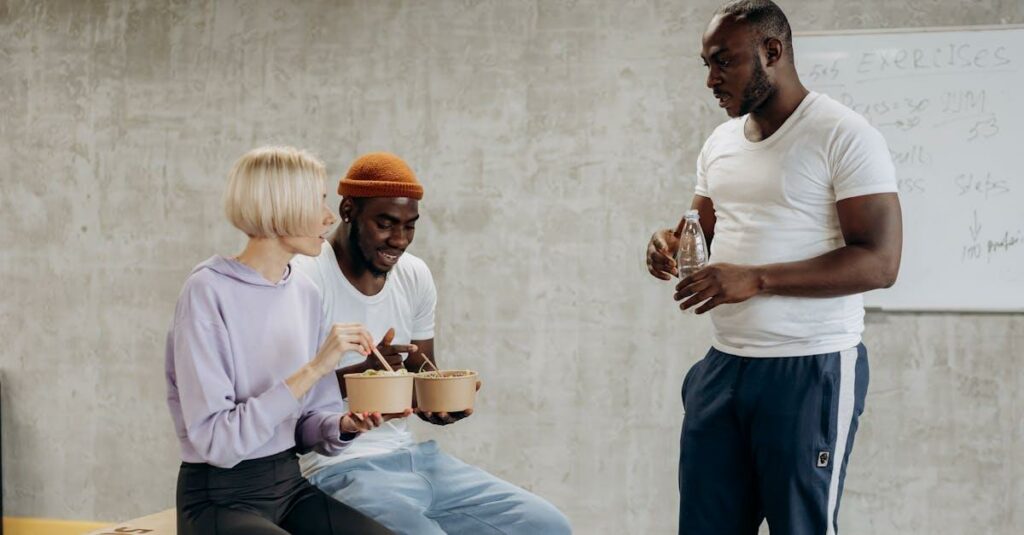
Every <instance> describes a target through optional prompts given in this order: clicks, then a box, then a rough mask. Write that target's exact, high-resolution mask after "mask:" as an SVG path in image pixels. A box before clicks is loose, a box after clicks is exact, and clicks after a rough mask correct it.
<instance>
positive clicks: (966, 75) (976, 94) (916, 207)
mask: <svg viewBox="0 0 1024 535" xmlns="http://www.w3.org/2000/svg"><path fill="white" fill-rule="evenodd" d="M793 48H794V52H795V56H796V65H797V71H798V72H799V73H800V78H801V79H802V80H803V82H804V84H805V85H806V86H807V87H808V88H809V89H811V90H813V91H817V92H820V93H825V94H828V95H829V96H831V97H832V98H834V99H835V100H837V101H839V102H841V103H843V104H845V105H846V106H848V107H850V108H852V109H854V110H855V111H857V112H858V113H860V114H861V115H863V116H864V117H866V118H867V119H868V120H869V121H870V122H871V124H873V125H874V126H875V127H876V128H878V129H879V130H880V131H881V132H882V134H883V135H884V136H885V138H886V140H887V141H888V143H889V150H890V152H891V153H892V157H893V162H894V164H895V165H896V176H897V178H898V180H899V190H900V201H901V203H902V206H903V225H904V228H903V239H904V245H903V261H902V266H901V269H900V275H899V279H898V280H897V282H896V284H895V285H894V286H893V287H892V288H889V289H885V290H876V291H873V292H869V293H867V294H866V295H865V304H866V305H867V306H868V307H880V308H883V309H888V310H922V311H940V310H957V311H979V312H982V311H1015V312H1019V311H1024V176H1022V175H1024V172H1022V171H1021V169H1024V28H1021V27H1003V28H960V29H949V30H899V31H885V32H851V33H841V34H832V35H814V34H804V35H796V36H794V44H793Z"/></svg>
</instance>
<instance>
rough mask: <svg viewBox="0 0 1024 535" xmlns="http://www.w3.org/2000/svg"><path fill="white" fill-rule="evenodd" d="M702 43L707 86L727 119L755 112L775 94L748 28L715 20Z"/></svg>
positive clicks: (739, 23)
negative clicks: (726, 115)
mask: <svg viewBox="0 0 1024 535" xmlns="http://www.w3.org/2000/svg"><path fill="white" fill-rule="evenodd" d="M702 41H703V48H702V49H701V54H700V57H701V59H703V60H704V65H705V66H706V67H707V68H708V78H707V86H708V88H709V89H711V91H712V92H713V93H714V95H715V98H716V99H718V105H719V106H721V107H722V108H724V109H725V112H726V113H727V114H729V117H740V116H743V115H746V114H748V113H750V112H752V111H755V110H757V108H759V107H760V106H761V105H762V104H764V102H765V101H766V100H768V98H769V97H770V96H771V95H772V93H774V89H775V88H774V87H773V85H772V82H771V79H770V78H769V73H768V72H767V71H766V70H765V68H764V65H763V63H762V61H761V43H760V42H759V41H758V37H757V32H756V31H754V30H753V29H752V28H751V27H750V25H749V24H746V23H743V22H736V21H734V20H732V19H731V18H729V17H721V16H716V17H715V18H714V19H712V20H711V24H709V25H708V29H707V31H706V32H704V38H703V40H702Z"/></svg>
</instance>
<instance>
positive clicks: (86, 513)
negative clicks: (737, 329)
mask: <svg viewBox="0 0 1024 535" xmlns="http://www.w3.org/2000/svg"><path fill="white" fill-rule="evenodd" d="M716 5H717V2H716V1H713V0H702V1H699V2H684V1H671V2H670V1H662V2H641V1H630V2H622V1H613V0H609V1H603V2H588V1H554V0H551V1H529V2H528V1H490V2H485V1H471V0H463V1H437V2H426V1H420V2H369V1H367V2H349V3H341V4H338V3H335V2H326V1H324V2H301V3H300V2H294V3H284V2H242V1H233V2H181V1H174V2H166V3H165V2H140V1H137V2H98V1H97V2H84V1H83V2H70V1H69V2H29V1H4V0H0V65H2V66H3V71H2V72H3V75H2V77H0V119H2V120H0V186H2V190H0V223H2V224H0V281H2V282H0V285H2V292H3V297H2V300H0V340H2V342H0V343H2V347H0V374H2V380H3V400H2V401H3V422H2V423H3V455H4V458H3V465H4V466H3V468H4V474H3V488H4V496H3V498H4V501H5V512H6V513H7V514H11V515H25V516H50V517H60V518H82V519H111V520H113V519H120V518H124V517H130V516H135V515H138V514H142V513H146V512H149V511H152V510H156V509H159V508H163V507H168V506H169V505H171V503H172V493H173V479H174V475H175V473H176V455H177V451H176V443H175V440H174V437H173V434H172V431H171V423H170V420H169V418H168V417H167V414H166V408H165V405H164V386H163V378H162V344H161V343H162V337H163V335H164V332H165V329H166V327H167V324H168V321H169V319H170V316H171V312H172V309H173V305H174V301H175V298H176V295H177V291H178V288H179V287H180V284H181V282H182V280H183V278H184V277H185V276H186V274H187V273H188V271H189V269H190V268H191V267H192V266H193V265H194V264H195V263H197V262H198V261H200V260H202V259H204V258H205V257H207V256H208V255H210V254H212V253H215V252H228V253H230V252H233V251H236V250H237V248H238V246H239V244H240V243H241V241H240V240H239V238H238V236H237V233H236V232H235V231H234V230H233V229H231V228H230V226H229V225H228V224H227V223H225V222H224V221H223V219H222V217H221V213H220V201H219V199H220V192H221V190H222V187H223V183H224V179H223V177H224V175H225V173H226V171H227V169H228V167H229V166H230V164H231V163H232V162H233V160H234V159H235V158H236V157H237V156H238V155H240V154H241V153H242V152H243V151H245V150H246V149H249V148H251V147H253V146H255V145H259V144H263V143H267V142H281V143H289V144H295V145H299V146H303V147H308V148H310V149H312V150H314V151H315V152H317V153H318V154H320V155H321V156H322V157H323V158H324V159H325V160H326V161H327V163H328V166H329V168H330V171H331V174H332V175H335V176H336V175H338V174H340V173H342V172H344V169H345V167H346V166H347V164H348V162H350V161H351V159H352V158H354V157H355V156H356V155H357V154H359V153H361V152H364V151H370V150H379V149H388V150H392V151H395V152H397V153H399V154H401V155H403V156H404V157H405V158H406V159H407V160H408V161H409V162H410V163H411V164H412V166H413V168H414V169H416V170H417V171H418V173H419V174H420V176H421V178H422V180H423V181H424V183H425V184H426V187H427V197H426V200H425V202H424V203H423V205H422V210H423V213H424V215H425V220H424V222H423V225H422V226H421V227H420V228H421V230H420V232H419V234H418V238H417V242H416V243H415V244H414V246H413V250H414V251H415V252H416V253H417V254H419V255H420V256H422V257H423V258H425V259H426V260H427V261H428V262H429V263H430V265H431V266H432V267H433V270H434V273H435V276H436V278H437V282H438V286H439V291H440V303H439V309H438V313H439V326H438V348H439V354H440V355H442V358H443V359H444V360H446V361H448V362H451V363H458V364H460V365H464V366H473V367H475V368H478V369H479V370H481V372H482V374H483V376H484V378H485V386H484V390H483V391H482V394H481V407H480V410H479V413H478V415H476V416H474V417H473V418H471V419H470V420H469V421H467V422H465V423H462V424H460V425H458V426H455V427H453V428H450V429H445V430H442V431H436V430H428V429H424V428H423V427H419V431H420V432H421V436H424V437H426V436H434V437H437V438H439V439H440V440H441V441H442V442H443V445H444V446H445V447H446V448H447V449H448V450H449V451H451V452H453V453H455V454H457V455H458V456H460V457H462V458H464V459H465V460H467V461H470V462H473V463H477V464H480V465H482V466H484V467H486V468H487V469H489V470H491V471H492V472H494V473H496V474H498V475H501V476H504V477H506V478H508V479H510V480H512V481H513V482H516V483H518V484H520V485H523V486H525V487H527V488H529V489H532V490H534V491H536V492H538V493H540V494H542V495H544V496H546V497H548V498H549V499H551V500H552V501H553V502H554V503H556V504H557V505H558V506H560V507H561V508H562V509H563V510H564V511H566V513H567V514H568V515H569V516H570V517H571V519H572V520H573V522H574V524H575V526H576V528H577V532H578V533H583V534H590V533H670V532H673V530H674V528H675V508H676V501H677V497H676V490H675V488H676V484H675V465H676V455H677V450H678V447H677V433H678V430H679V426H680V418H681V408H680V403H679V400H678V393H679V385H680V381H681V378H682V376H683V374H684V372H685V371H686V369H687V368H688V367H689V366H690V365H691V364H692V363H693V362H694V361H695V360H697V359H698V358H699V357H700V356H701V355H702V353H703V351H704V348H705V347H706V346H707V343H708V340H709V329H708V324H707V321H706V319H705V318H696V317H692V316H690V317H681V316H680V315H679V314H678V313H677V312H674V309H673V307H672V303H671V299H670V293H671V292H670V290H669V287H668V286H667V285H664V284H659V283H657V282H656V281H654V280H653V279H651V278H650V277H648V276H647V275H646V274H645V272H644V270H643V267H642V251H643V246H644V244H645V242H646V239H647V237H648V236H649V235H650V232H651V231H652V230H653V229H654V228H655V227H658V226H661V225H665V224H667V223H669V222H671V221H674V220H675V219H676V218H677V217H678V214H679V213H680V211H681V210H682V209H683V208H684V207H685V206H686V205H687V204H688V200H689V197H690V195H691V192H692V184H693V173H692V169H693V166H694V159H695V156H696V153H697V151H698V149H699V146H700V144H701V142H702V141H703V139H704V137H705V136H706V135H707V134H708V133H709V132H710V129H711V128H712V127H713V126H714V125H716V124H717V123H719V122H720V121H722V120H723V119H724V118H723V116H722V114H721V112H720V111H719V110H717V109H716V107H715V106H714V105H713V103H712V101H711V98H710V96H709V95H708V94H707V91H706V90H705V89H704V88H703V69H702V67H701V65H700V61H699V59H698V58H697V56H696V53H695V52H696V50H697V48H698V42H699V36H700V33H701V31H702V29H703V27H704V25H705V23H706V21H707V19H708V17H709V15H710V13H711V12H712V11H713V9H714V7H716ZM782 5H783V7H784V8H785V9H786V11H787V12H788V14H789V16H790V18H791V20H792V22H793V24H794V26H795V28H796V29H797V30H822V29H837V28H872V27H918V26H946V25H960V24H1005V23H1016V22H1022V19H1024V3H1022V2H1020V1H1019V0H1018V1H998V0H980V1H972V2H969V3H965V2H961V1H960V0H917V1H908V2H900V3H892V2H886V1H883V0H866V1H860V2H846V1H841V0H835V1H823V2H812V1H806V0H805V1H795V0H794V1H784V2H783V4H782ZM866 341H867V343H868V345H869V346H870V348H871V350H872V356H873V360H872V367H873V369H872V383H871V390H870V398H869V400H868V409H867V413H866V415H865V417H864V419H863V423H862V428H861V431H860V434H859V436H858V440H857V445H856V447H855V449H854V453H853V459H852V465H851V469H850V474H849V478H848V480H847V489H846V494H845V496H844V499H843V514H842V518H841V525H842V526H843V527H844V529H845V530H846V532H847V533H873V534H883V535H884V534H904V533H923V534H962V533H979V534H981V533H986V534H988V533H991V534H1006V535H1010V534H1017V533H1021V532H1024V507H1022V504H1024V484H1022V483H1021V481H1024V468H1022V466H1024V423H1022V415H1024V377H1022V373H1021V371H1020V366H1019V364H1018V362H1017V360H1018V357H1020V356H1021V355H1022V354H1024V318H1022V317H1020V316H998V315H956V314H945V315H911V314H874V315H871V316H870V317H869V325H868V332H867V335H866Z"/></svg>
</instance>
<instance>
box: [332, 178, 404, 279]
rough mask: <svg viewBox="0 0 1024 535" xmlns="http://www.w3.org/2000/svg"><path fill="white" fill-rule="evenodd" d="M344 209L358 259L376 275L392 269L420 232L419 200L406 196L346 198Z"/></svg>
mask: <svg viewBox="0 0 1024 535" xmlns="http://www.w3.org/2000/svg"><path fill="white" fill-rule="evenodd" d="M341 211H342V213H343V214H345V213H346V212H347V213H348V215H349V219H350V220H351V222H352V223H351V225H350V227H349V236H348V240H349V246H350V250H351V251H352V254H353V255H354V256H355V257H356V258H355V259H354V260H356V261H357V262H361V263H362V264H363V265H364V266H365V267H366V269H367V270H369V271H370V272H371V273H373V274H374V275H378V276H383V275H385V274H387V273H388V272H389V271H391V268H393V267H395V264H397V263H398V259H399V258H400V257H401V256H402V254H403V253H405V249H406V248H407V247H409V245H410V244H411V243H412V240H413V237H414V236H415V234H416V221H417V220H418V219H419V217H420V213H419V201H417V200H416V199H409V198H406V197H397V198H389V197H372V198H366V199H362V200H361V201H359V203H358V204H357V203H354V202H353V201H351V200H348V199H346V200H345V201H343V202H342V205H341Z"/></svg>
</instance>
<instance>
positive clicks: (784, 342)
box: [647, 0, 902, 535]
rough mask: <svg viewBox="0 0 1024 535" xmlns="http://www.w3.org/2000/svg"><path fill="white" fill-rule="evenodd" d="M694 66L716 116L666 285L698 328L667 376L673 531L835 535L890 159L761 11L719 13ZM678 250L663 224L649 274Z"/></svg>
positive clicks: (885, 252) (889, 223)
mask: <svg viewBox="0 0 1024 535" xmlns="http://www.w3.org/2000/svg"><path fill="white" fill-rule="evenodd" d="M701 57H702V58H703V59H704V62H705V64H706V66H707V68H708V76H707V86H708V87H709V88H710V89H711V90H712V91H713V92H714V95H715V97H716V98H717V99H718V102H719V105H720V106H721V107H722V108H724V109H725V111H726V112H727V113H728V115H729V117H731V118H732V119H731V120H729V121H728V122H726V123H724V124H722V125H721V126H719V127H718V128H716V129H715V131H714V132H713V133H712V134H711V136H710V137H709V138H708V140H707V142H706V143H705V144H704V148H703V149H702V150H701V153H700V155H699V157H698V159H697V188H696V195H694V197H693V202H692V205H691V207H692V208H694V209H696V210H698V211H699V212H700V222H701V226H702V228H703V229H704V233H705V237H706V238H707V240H708V242H709V243H710V244H711V256H710V259H711V264H710V265H708V266H707V267H706V268H704V269H702V270H700V271H698V272H696V273H694V274H692V275H689V276H687V277H685V278H683V279H682V280H681V281H679V283H678V285H677V286H676V294H675V299H676V300H677V301H682V303H681V305H680V307H681V308H683V309H684V310H685V309H689V308H691V307H694V306H696V307H697V308H696V312H697V313H698V314H703V313H705V312H710V315H711V320H712V323H713V325H714V341H713V347H712V348H711V350H710V351H709V352H708V353H707V355H706V356H705V357H704V359H702V360H701V361H699V362H698V363H697V364H695V365H694V366H693V367H692V368H691V369H690V371H689V372H688V373H687V375H686V378H685V379H684V380H683V393H682V397H683V406H684V408H685V412H686V416H685V418H684V420H683V431H682V436H681V438H680V450H681V451H680V461H679V492H680V509H679V533H680V534H688V535H692V534H707V535H711V534H722V533H729V534H734V535H748V534H749V535H754V534H756V533H757V532H758V526H759V525H760V524H761V522H762V520H764V519H767V521H768V524H769V528H770V530H771V532H772V533H785V534H787V535H800V534H805V533H806V534H811V533H813V534H825V533H827V534H834V533H836V531H837V529H838V521H837V519H838V507H839V497H840V494H841V492H842V487H843V479H844V476H845V471H846V465H847V460H848V458H849V454H850V450H851V448H852V447H853V437H854V434H855V432H856V429H857V419H858V417H859V415H860V414H861V412H862V411H863V409H864V398H865V395H866V393H867V385H868V362H867V351H866V349H865V348H864V346H863V344H861V333H862V331H863V330H864V307H863V303H862V300H861V293H863V292H866V291H868V290H873V289H876V288H885V287H888V286H891V285H892V284H893V282H894V281H895V280H896V274H897V272H898V270H899V265H900V254H901V249H902V223H901V216H900V205H899V199H898V197H897V193H896V191H897V189H896V179H895V174H894V170H893V165H892V161H891V158H890V154H889V151H888V148H887V146H886V143H885V140H884V139H883V138H882V136H881V134H880V133H879V132H878V131H877V130H875V129H874V128H872V127H871V126H870V125H869V124H868V122H867V121H866V120H864V118H863V117H861V116H859V115H857V114H856V113H854V112H853V111H851V110H849V109H847V108H845V107H844V106H842V105H840V104H839V103H837V102H835V101H834V100H832V99H830V98H829V97H827V96H825V95H820V94H817V93H813V92H810V91H808V90H807V89H805V88H804V86H803V85H802V84H801V82H800V79H799V77H798V76H797V72H796V68H795V66H794V63H793V46H792V34H791V30H790V27H789V22H788V21H787V20H786V16H785V14H783V12H782V10H781V9H780V8H779V7H778V6H777V5H775V4H774V3H772V2H771V1H769V0H739V1H734V2H731V3H729V4H726V5H725V6H723V7H721V8H720V9H719V10H718V12H717V13H716V14H715V16H714V17H713V18H712V20H711V23H710V24H709V25H708V28H707V31H706V32H705V34H704V36H703V49H702V51H701ZM677 246H678V234H677V233H676V232H673V231H672V230H671V229H665V230H661V231H658V232H656V233H655V234H654V235H653V236H652V237H651V241H650V244H649V247H648V258H647V260H648V268H649V270H650V272H651V274H652V275H654V276H655V277H657V278H659V279H663V280H671V277H672V276H673V275H676V273H677V271H676V265H675V262H674V261H673V256H674V255H673V253H674V251H675V250H676V248H677ZM701 303H703V304H701Z"/></svg>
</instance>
